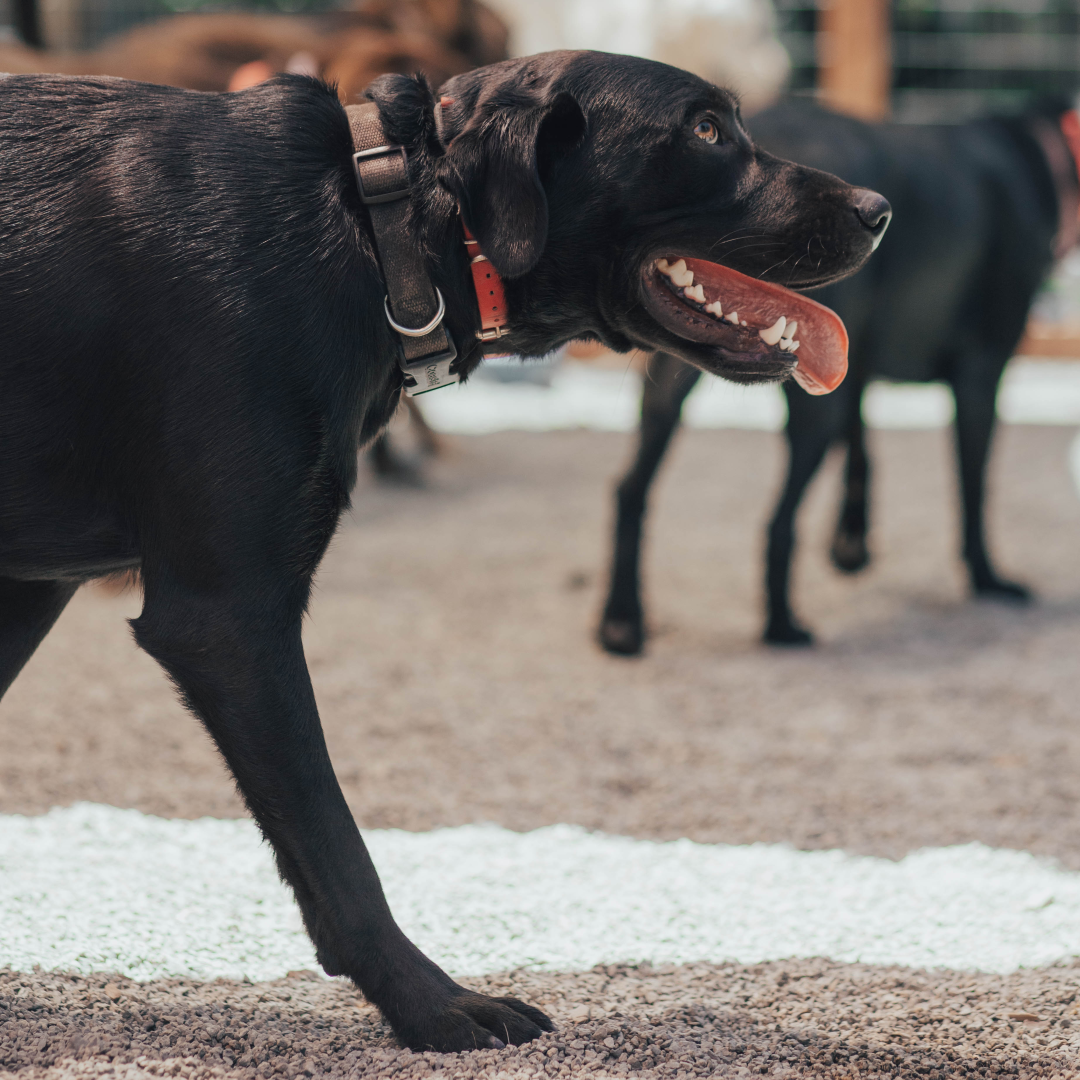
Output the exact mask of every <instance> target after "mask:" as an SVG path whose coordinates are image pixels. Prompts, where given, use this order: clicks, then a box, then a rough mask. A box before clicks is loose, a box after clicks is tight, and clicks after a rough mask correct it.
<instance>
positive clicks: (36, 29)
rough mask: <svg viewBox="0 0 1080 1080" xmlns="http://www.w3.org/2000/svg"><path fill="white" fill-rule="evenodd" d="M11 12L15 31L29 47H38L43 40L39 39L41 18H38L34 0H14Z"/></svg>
mask: <svg viewBox="0 0 1080 1080" xmlns="http://www.w3.org/2000/svg"><path fill="white" fill-rule="evenodd" d="M12 13H13V15H14V20H13V21H14V23H15V31H16V33H17V34H18V35H19V37H21V38H22V39H23V42H24V43H25V44H27V45H29V46H30V48H32V49H40V48H41V47H42V45H43V44H44V42H43V41H42V39H41V20H40V19H39V18H38V7H37V2H36V0H15V2H14V4H13V5H12Z"/></svg>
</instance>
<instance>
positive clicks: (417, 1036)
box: [132, 568, 551, 1051]
mask: <svg viewBox="0 0 1080 1080" xmlns="http://www.w3.org/2000/svg"><path fill="white" fill-rule="evenodd" d="M144 590H145V598H146V599H145V605H144V608H143V612H142V614H141V615H140V617H139V618H138V619H135V620H133V622H132V626H133V629H134V630H135V636H136V640H137V641H138V643H139V644H140V645H141V646H142V647H143V648H144V649H145V650H146V651H147V652H148V653H150V655H151V656H153V657H154V658H155V659H157V660H158V662H159V663H160V664H161V665H162V666H163V667H164V668H165V670H166V671H167V672H168V673H169V675H170V676H171V677H172V679H173V681H174V683H175V684H176V686H177V687H178V688H179V690H180V692H181V693H182V694H183V696H184V698H185V700H186V702H187V704H188V705H189V706H190V707H191V709H192V710H193V711H194V712H195V713H196V714H197V715H198V716H199V717H200V719H201V720H202V721H203V723H204V724H205V725H206V727H207V729H208V730H209V732H210V734H211V735H212V736H213V738H214V740H215V742H216V743H217V745H218V748H219V749H220V750H221V753H222V755H223V756H224V758H225V760H226V761H227V762H228V764H229V767H230V769H232V772H233V775H234V776H235V777H236V782H237V785H238V787H239V788H240V791H241V793H242V795H243V797H244V801H245V802H246V803H247V806H248V808H249V809H250V810H251V813H252V815H253V816H254V817H255V820H256V821H257V822H258V823H259V827H260V828H261V829H262V832H263V835H264V836H265V837H266V838H267V840H269V842H270V844H271V845H272V847H273V849H274V854H275V856H276V859H277V864H278V869H279V870H280V872H281V875H282V877H283V878H284V879H285V881H287V882H288V883H289V885H291V886H292V888H293V891H294V892H295V894H296V899H297V902H298V903H299V905H300V910H301V912H302V914H303V917H304V923H305V925H306V927H307V930H308V933H309V934H310V935H311V938H312V940H313V941H314V943H315V949H316V954H317V956H318V958H319V962H320V963H321V964H322V965H323V967H324V968H325V969H326V971H327V973H328V974H331V975H348V976H349V977H350V978H352V979H353V981H354V982H355V983H356V984H357V985H358V986H359V987H360V989H361V990H362V991H363V992H364V995H365V996H366V997H367V998H368V1000H370V1001H372V1002H374V1004H376V1005H378V1006H379V1008H380V1009H381V1010H382V1012H383V1014H384V1015H385V1016H386V1018H387V1020H388V1021H389V1022H390V1023H391V1024H392V1025H393V1028H394V1031H395V1032H396V1034H397V1035H398V1037H399V1038H401V1040H402V1041H403V1042H404V1043H405V1044H406V1045H408V1046H410V1047H413V1048H414V1049H418V1050H419V1049H434V1050H444V1051H448V1050H472V1049H475V1048H477V1047H500V1046H502V1045H504V1042H506V1041H508V1042H512V1043H522V1042H527V1041H528V1040H530V1039H532V1038H535V1037H536V1036H537V1035H539V1034H540V1030H541V1028H543V1029H545V1030H550V1029H551V1023H550V1021H549V1020H548V1019H547V1017H545V1016H544V1014H543V1013H541V1012H539V1011H538V1010H536V1009H533V1008H531V1007H529V1006H528V1005H523V1004H522V1003H521V1002H519V1001H516V1000H515V999H512V998H499V999H494V998H487V997H484V996H482V995H480V994H474V993H471V992H470V991H467V990H465V989H464V988H463V987H461V986H458V985H457V983H455V982H454V981H453V980H452V979H451V978H450V977H449V976H448V975H447V974H446V973H445V972H443V971H442V970H441V969H440V968H439V967H438V966H437V965H436V964H434V963H433V962H432V961H431V960H429V959H428V958H427V957H426V956H424V955H423V953H421V952H420V950H419V949H417V948H416V946H415V945H413V944H412V943H411V942H410V941H409V940H408V939H407V938H406V937H405V935H404V934H403V933H402V932H401V930H400V929H399V928H398V926H397V924H396V923H395V922H394V919H393V916H392V915H391V913H390V909H389V908H388V906H387V903H386V900H385V898H384V896H383V891H382V886H381V884H380V882H379V877H378V874H377V873H376V871H375V867H374V866H373V865H372V862H371V859H370V857H369V856H368V853H367V849H366V848H365V846H364V843H363V841H362V840H361V839H360V833H359V831H358V830H357V828H356V824H355V823H354V821H353V819H352V815H351V814H350V812H349V808H348V806H347V805H346V803H345V798H344V796H343V795H342V793H341V789H340V787H339V786H338V783H337V779H336V777H335V776H334V770H333V768H332V766H331V764H330V757H329V754H328V753H327V749H326V743H325V741H324V739H323V732H322V726H321V724H320V721H319V715H318V712H317V710H316V707H315V696H314V693H313V691H312V687H311V681H310V679H309V677H308V671H307V665H306V663H305V660H304V652H303V647H302V645H301V639H300V624H301V616H302V613H303V608H304V600H305V599H306V594H307V588H306V583H305V584H304V587H303V588H301V587H299V586H298V585H297V583H296V582H295V581H293V582H290V583H283V582H282V581H281V580H279V579H275V580H273V581H267V580H255V581H246V582H245V588H244V590H243V593H244V595H243V597H241V596H240V595H238V594H236V593H229V594H225V595H223V594H222V592H221V591H215V592H214V593H213V594H206V593H193V592H192V591H191V590H190V589H188V588H180V587H177V586H175V585H173V586H170V587H168V588H163V587H162V585H161V580H160V576H159V575H156V574H155V573H154V572H153V570H152V568H144ZM289 593H291V594H292V595H291V597H289V598H288V599H283V598H282V596H283V594H286V595H287V594H289Z"/></svg>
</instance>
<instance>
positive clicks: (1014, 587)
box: [973, 576, 1035, 604]
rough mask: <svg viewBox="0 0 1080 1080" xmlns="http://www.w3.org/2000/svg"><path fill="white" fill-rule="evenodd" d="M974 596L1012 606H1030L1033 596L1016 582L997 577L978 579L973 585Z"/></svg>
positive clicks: (1027, 589)
mask: <svg viewBox="0 0 1080 1080" xmlns="http://www.w3.org/2000/svg"><path fill="white" fill-rule="evenodd" d="M973 587H974V590H975V595H976V596H978V597H980V598H982V599H986V600H1005V601H1007V602H1009V603H1012V604H1030V603H1031V602H1032V601H1033V600H1034V599H1035V596H1034V594H1033V593H1032V591H1031V590H1030V589H1029V588H1028V587H1027V586H1026V585H1021V584H1020V583H1019V582H1018V581H1006V580H1005V579H1004V578H999V577H996V576H995V577H985V578H980V579H979V580H977V581H975V582H974V584H973Z"/></svg>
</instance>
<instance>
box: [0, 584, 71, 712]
mask: <svg viewBox="0 0 1080 1080" xmlns="http://www.w3.org/2000/svg"><path fill="white" fill-rule="evenodd" d="M78 587H79V586H78V585H77V584H75V583H74V582H68V581H12V580H11V579H10V578H0V697H3V696H4V694H5V693H6V692H7V688H8V687H9V686H10V685H11V684H12V683H13V682H14V681H15V676H16V675H18V674H19V672H20V671H22V669H23V665H24V664H25V663H26V661H27V660H29V659H30V657H31V656H33V655H34V650H35V649H36V648H37V647H38V645H40V644H41V642H42V640H43V639H44V637H45V635H46V634H47V633H48V632H49V631H50V630H51V629H52V625H53V623H55V622H56V620H57V619H58V618H60V613H61V612H62V611H63V610H64V608H65V607H66V606H67V602H68V601H69V600H70V599H71V598H72V597H73V596H74V595H75V590H76V589H78Z"/></svg>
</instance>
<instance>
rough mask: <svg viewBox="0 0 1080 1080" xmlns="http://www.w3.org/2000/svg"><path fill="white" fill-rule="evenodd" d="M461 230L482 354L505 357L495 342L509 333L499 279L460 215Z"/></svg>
mask: <svg viewBox="0 0 1080 1080" xmlns="http://www.w3.org/2000/svg"><path fill="white" fill-rule="evenodd" d="M461 231H462V232H463V233H464V234H465V250H466V251H467V252H468V253H469V269H470V270H471V271H472V281H473V288H474V289H475V290H476V306H477V307H478V308H479V309H480V327H481V329H480V332H479V333H478V334H477V335H476V336H477V338H478V339H479V340H480V341H481V342H483V344H484V355H485V356H488V357H491V356H508V355H510V354H509V353H507V352H506V350H505V349H502V348H501V347H500V346H499V345H498V344H497V342H498V340H499V338H501V337H504V336H505V335H506V334H508V333H509V332H510V331H509V330H508V329H507V326H506V292H505V291H504V290H503V283H502V278H501V277H499V273H498V271H497V270H496V269H495V267H494V266H492V265H491V263H490V262H489V261H488V257H487V256H486V255H485V254H484V253H483V252H482V251H481V250H480V243H479V241H477V239H476V238H475V237H474V236H473V234H472V233H471V232H469V227H468V226H467V225H466V224H465V219H464V218H462V219H461Z"/></svg>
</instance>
